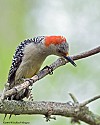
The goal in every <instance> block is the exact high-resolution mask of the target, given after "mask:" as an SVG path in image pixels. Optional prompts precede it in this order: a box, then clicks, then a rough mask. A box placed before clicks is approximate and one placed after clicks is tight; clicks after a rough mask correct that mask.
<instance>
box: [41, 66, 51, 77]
mask: <svg viewBox="0 0 100 125" xmlns="http://www.w3.org/2000/svg"><path fill="white" fill-rule="evenodd" d="M44 69H48V71H49V74H50V75H52V74H53V68H52V67H50V66H45V67H44V68H43V69H42V70H44Z"/></svg>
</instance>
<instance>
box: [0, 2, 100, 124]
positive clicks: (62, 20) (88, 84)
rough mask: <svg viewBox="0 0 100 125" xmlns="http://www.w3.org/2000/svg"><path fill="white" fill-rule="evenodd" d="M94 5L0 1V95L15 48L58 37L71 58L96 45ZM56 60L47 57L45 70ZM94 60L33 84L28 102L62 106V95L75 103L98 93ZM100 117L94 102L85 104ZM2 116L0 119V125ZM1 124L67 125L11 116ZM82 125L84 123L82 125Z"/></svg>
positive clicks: (98, 20) (99, 18) (98, 29)
mask: <svg viewBox="0 0 100 125" xmlns="http://www.w3.org/2000/svg"><path fill="white" fill-rule="evenodd" d="M99 8H100V0H96V1H95V0H91V1H90V0H84V1H83V0H75V1H73V0H70V1H69V0H50V1H47V0H41V1H40V0H0V57H1V58H0V91H2V90H3V87H4V83H5V82H6V80H7V74H8V71H9V67H10V65H11V60H12V55H13V53H14V51H15V48H16V46H18V44H19V43H20V42H21V41H23V40H25V39H27V38H33V37H34V36H38V35H64V36H65V37H66V38H67V40H68V42H69V44H70V54H76V53H79V52H82V51H85V50H88V49H91V48H93V47H96V46H98V45H99V44H100V41H99V37H100V9H99ZM56 59H57V57H55V56H51V57H49V58H47V60H46V61H45V63H44V65H43V66H45V65H47V64H48V65H49V64H51V62H53V61H54V60H56ZM99 62H100V56H99V54H98V55H95V56H92V57H89V58H87V59H83V60H80V61H77V62H76V63H77V68H74V67H73V66H72V65H70V64H68V65H66V66H63V67H61V68H59V69H57V70H56V71H55V72H54V74H53V75H52V76H50V75H49V76H47V77H45V78H43V79H42V80H40V81H39V82H36V84H35V85H34V87H33V95H34V100H44V101H59V102H66V101H69V100H70V98H69V96H68V93H69V92H71V93H74V94H75V95H76V96H77V97H78V99H79V100H80V101H83V100H85V99H88V98H90V97H92V96H95V95H97V94H100V76H99V73H100V64H99ZM89 106H90V109H92V111H94V112H95V113H97V114H100V108H99V106H100V100H98V101H96V102H94V103H93V104H91V105H89ZM3 117H4V115H0V124H2V121H3ZM6 121H7V122H8V121H19V122H20V121H21V122H23V121H26V122H30V125H32V124H34V125H35V124H41V125H46V124H49V125H60V124H64V125H70V120H69V119H67V118H63V117H57V120H56V121H53V120H52V121H50V122H49V123H46V122H45V119H43V116H28V115H21V116H12V118H11V119H10V120H9V119H8V117H7V118H6ZM82 125H85V123H82Z"/></svg>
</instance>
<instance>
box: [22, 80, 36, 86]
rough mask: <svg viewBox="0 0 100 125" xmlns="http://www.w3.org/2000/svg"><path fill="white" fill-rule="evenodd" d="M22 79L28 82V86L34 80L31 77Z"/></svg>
mask: <svg viewBox="0 0 100 125" xmlns="http://www.w3.org/2000/svg"><path fill="white" fill-rule="evenodd" d="M23 80H24V82H26V81H28V82H29V83H30V86H32V85H33V83H34V80H33V79H31V78H23Z"/></svg>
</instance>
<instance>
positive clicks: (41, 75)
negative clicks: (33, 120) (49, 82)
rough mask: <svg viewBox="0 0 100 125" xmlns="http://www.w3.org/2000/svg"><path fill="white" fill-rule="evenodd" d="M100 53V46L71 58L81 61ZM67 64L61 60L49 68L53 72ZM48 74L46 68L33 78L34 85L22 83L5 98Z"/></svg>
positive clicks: (27, 82) (8, 92)
mask: <svg viewBox="0 0 100 125" xmlns="http://www.w3.org/2000/svg"><path fill="white" fill-rule="evenodd" d="M99 52H100V46H98V47H96V48H94V49H91V50H89V51H86V52H83V53H80V54H77V55H74V56H71V58H72V59H73V60H79V59H82V58H86V57H89V56H92V55H94V54H97V53H99ZM66 63H68V61H67V60H65V59H63V58H59V59H57V60H56V61H55V62H54V63H52V64H51V65H50V66H49V67H51V68H52V70H53V71H54V70H55V69H57V68H58V67H60V66H63V65H65V64H66ZM48 74H49V70H48V68H45V69H43V70H41V71H39V73H38V74H37V75H35V76H33V77H32V78H31V81H32V83H30V82H29V81H25V82H24V83H22V84H20V85H18V86H16V87H14V88H12V89H10V90H8V91H7V92H5V94H4V97H8V96H10V95H13V94H16V93H19V92H20V91H21V90H23V89H25V88H27V87H29V86H30V85H32V84H33V83H35V82H36V81H37V80H40V79H42V78H43V77H45V76H46V75H48ZM16 90H17V91H16Z"/></svg>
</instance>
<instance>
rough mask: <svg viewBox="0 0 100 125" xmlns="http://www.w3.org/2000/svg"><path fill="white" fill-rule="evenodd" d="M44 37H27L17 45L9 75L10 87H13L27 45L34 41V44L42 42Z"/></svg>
mask: <svg viewBox="0 0 100 125" xmlns="http://www.w3.org/2000/svg"><path fill="white" fill-rule="evenodd" d="M43 39H44V36H38V37H34V38H33V39H27V40H25V41H23V42H21V44H20V45H19V46H18V47H17V49H16V51H15V54H14V56H13V60H12V65H11V67H10V71H9V75H8V83H9V87H10V88H12V87H11V86H13V84H14V80H15V75H16V71H17V69H18V68H19V66H20V64H21V62H22V59H23V56H24V49H25V46H26V45H28V44H30V43H32V42H33V43H34V44H39V43H41V42H42V40H43Z"/></svg>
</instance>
